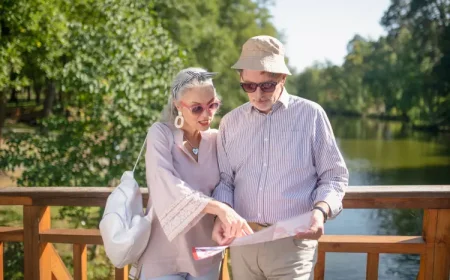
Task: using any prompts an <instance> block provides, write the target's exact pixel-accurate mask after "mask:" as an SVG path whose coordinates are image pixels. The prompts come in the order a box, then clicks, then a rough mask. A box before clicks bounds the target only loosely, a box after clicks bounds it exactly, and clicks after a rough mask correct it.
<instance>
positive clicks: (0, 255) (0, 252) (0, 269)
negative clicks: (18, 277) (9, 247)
mask: <svg viewBox="0 0 450 280" xmlns="http://www.w3.org/2000/svg"><path fill="white" fill-rule="evenodd" d="M4 277H5V276H4V275H3V242H1V241H0V280H3V278H4Z"/></svg>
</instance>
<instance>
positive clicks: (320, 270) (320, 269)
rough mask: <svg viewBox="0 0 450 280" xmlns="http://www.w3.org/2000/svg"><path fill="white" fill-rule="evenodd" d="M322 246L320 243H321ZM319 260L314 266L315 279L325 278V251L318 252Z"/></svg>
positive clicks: (321, 279) (322, 279)
mask: <svg viewBox="0 0 450 280" xmlns="http://www.w3.org/2000/svg"><path fill="white" fill-rule="evenodd" d="M319 248H320V245H319ZM317 254H318V255H317V262H316V266H315V267H314V280H324V279H325V251H321V250H319V251H318V252H317Z"/></svg>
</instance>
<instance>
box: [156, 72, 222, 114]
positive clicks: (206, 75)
mask: <svg viewBox="0 0 450 280" xmlns="http://www.w3.org/2000/svg"><path fill="white" fill-rule="evenodd" d="M215 74H216V73H212V72H208V71H206V70H205V69H203V68H197V67H190V68H186V69H183V70H181V71H180V72H178V74H177V75H176V76H175V78H174V79H173V81H172V85H171V87H170V94H169V99H168V101H167V104H166V106H165V108H164V110H163V111H162V114H161V121H162V122H174V121H175V118H176V117H177V115H178V109H177V107H176V106H175V104H174V102H175V101H178V100H180V98H181V96H183V94H184V93H185V92H186V91H187V90H189V89H192V88H196V87H204V86H210V87H211V88H212V89H213V90H214V95H217V93H216V89H215V87H214V84H213V81H212V77H213V76H214V75H215Z"/></svg>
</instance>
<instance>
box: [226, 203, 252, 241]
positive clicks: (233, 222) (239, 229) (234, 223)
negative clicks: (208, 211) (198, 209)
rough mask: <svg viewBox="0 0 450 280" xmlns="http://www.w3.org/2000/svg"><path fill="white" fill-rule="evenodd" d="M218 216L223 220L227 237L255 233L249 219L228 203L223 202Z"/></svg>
mask: <svg viewBox="0 0 450 280" xmlns="http://www.w3.org/2000/svg"><path fill="white" fill-rule="evenodd" d="M217 218H218V219H220V221H221V222H222V227H223V230H224V233H223V234H224V237H225V238H234V237H241V236H245V235H249V234H252V233H253V230H252V229H251V228H250V226H249V225H248V223H247V221H246V220H245V219H244V218H242V217H241V216H240V215H239V214H238V213H236V211H234V209H233V208H231V207H230V206H228V205H226V204H222V207H220V210H219V211H218V213H217Z"/></svg>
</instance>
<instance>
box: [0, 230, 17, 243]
mask: <svg viewBox="0 0 450 280" xmlns="http://www.w3.org/2000/svg"><path fill="white" fill-rule="evenodd" d="M0 241H4V242H23V228H21V227H0Z"/></svg>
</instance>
